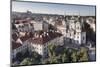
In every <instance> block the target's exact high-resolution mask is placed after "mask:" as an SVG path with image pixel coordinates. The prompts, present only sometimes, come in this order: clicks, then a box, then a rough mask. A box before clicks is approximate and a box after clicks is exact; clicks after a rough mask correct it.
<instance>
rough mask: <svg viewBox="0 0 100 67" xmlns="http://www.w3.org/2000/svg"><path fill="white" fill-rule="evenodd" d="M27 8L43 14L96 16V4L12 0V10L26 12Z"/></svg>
mask: <svg viewBox="0 0 100 67" xmlns="http://www.w3.org/2000/svg"><path fill="white" fill-rule="evenodd" d="M27 10H29V11H31V12H32V13H43V14H61V15H64V14H66V15H83V16H95V6H86V5H84V6H83V5H72V4H54V3H37V2H18V1H13V2H12V11H16V12H26V11H27Z"/></svg>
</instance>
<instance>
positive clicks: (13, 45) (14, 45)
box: [12, 41, 22, 50]
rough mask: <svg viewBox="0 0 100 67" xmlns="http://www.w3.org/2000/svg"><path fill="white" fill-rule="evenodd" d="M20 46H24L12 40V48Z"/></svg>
mask: <svg viewBox="0 0 100 67" xmlns="http://www.w3.org/2000/svg"><path fill="white" fill-rule="evenodd" d="M20 46H22V44H20V43H16V42H14V41H12V50H14V49H16V48H18V47H20Z"/></svg>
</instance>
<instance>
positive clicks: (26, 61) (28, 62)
mask: <svg viewBox="0 0 100 67" xmlns="http://www.w3.org/2000/svg"><path fill="white" fill-rule="evenodd" d="M31 64H32V60H31V59H30V58H25V59H24V60H23V61H22V62H21V63H20V65H31Z"/></svg>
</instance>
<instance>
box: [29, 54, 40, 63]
mask: <svg viewBox="0 0 100 67" xmlns="http://www.w3.org/2000/svg"><path fill="white" fill-rule="evenodd" d="M41 58H42V56H41V55H39V54H38V53H36V52H32V55H31V59H32V61H33V64H40V63H41Z"/></svg>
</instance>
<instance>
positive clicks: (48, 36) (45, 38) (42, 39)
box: [29, 32, 62, 45]
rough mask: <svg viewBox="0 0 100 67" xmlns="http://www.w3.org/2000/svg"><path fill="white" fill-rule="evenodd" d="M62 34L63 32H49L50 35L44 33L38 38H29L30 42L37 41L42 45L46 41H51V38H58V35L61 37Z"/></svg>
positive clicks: (36, 42)
mask: <svg viewBox="0 0 100 67" xmlns="http://www.w3.org/2000/svg"><path fill="white" fill-rule="evenodd" d="M60 36H62V34H60V33H52V32H50V33H48V35H46V36H43V35H42V37H38V38H34V39H32V38H30V39H29V42H32V43H35V44H41V45H43V44H44V43H46V42H48V41H50V40H53V39H54V38H56V37H60Z"/></svg>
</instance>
